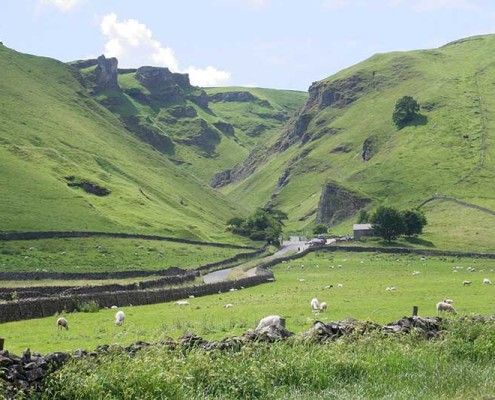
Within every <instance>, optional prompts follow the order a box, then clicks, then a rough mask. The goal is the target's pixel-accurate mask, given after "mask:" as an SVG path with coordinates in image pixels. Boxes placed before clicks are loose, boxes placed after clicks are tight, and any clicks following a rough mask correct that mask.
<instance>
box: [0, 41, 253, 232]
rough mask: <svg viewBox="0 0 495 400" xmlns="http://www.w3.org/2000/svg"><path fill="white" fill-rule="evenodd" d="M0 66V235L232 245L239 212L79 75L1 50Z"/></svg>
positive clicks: (42, 60)
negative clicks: (140, 134) (93, 235)
mask: <svg viewBox="0 0 495 400" xmlns="http://www.w3.org/2000/svg"><path fill="white" fill-rule="evenodd" d="M0 69H1V70H2V73H1V75H0V102H1V107H0V133H1V134H0V187H1V191H0V220H1V228H0V230H2V231H26V230H28V231H29V230H36V231H40V230H92V231H131V232H154V233H159V234H162V235H169V236H177V237H185V238H196V239H203V240H233V239H232V238H229V237H228V236H227V234H226V233H225V229H224V228H225V227H224V225H225V221H226V220H227V219H228V218H230V217H232V216H234V215H238V214H239V213H241V214H243V213H244V211H243V209H242V207H241V206H237V205H236V206H234V205H233V203H231V202H229V201H228V200H227V199H226V198H225V197H224V196H223V195H221V194H219V193H216V192H215V191H213V190H212V189H211V188H209V187H208V186H207V185H205V184H203V183H202V182H200V181H199V180H197V179H196V178H194V177H192V176H191V175H190V174H188V173H187V172H186V171H184V170H183V169H182V168H181V167H179V166H177V165H175V164H174V163H173V162H171V161H170V160H169V157H168V155H167V154H164V153H163V152H160V151H157V149H156V148H155V147H153V146H150V145H149V144H146V143H144V142H143V141H142V140H139V139H138V138H136V136H135V135H134V134H132V133H130V132H129V131H128V130H126V129H125V128H124V125H123V124H122V122H121V121H120V120H119V119H117V118H116V117H115V116H114V115H113V114H112V113H110V112H109V111H108V110H107V109H105V108H104V107H102V106H101V105H100V104H98V103H97V102H96V101H95V100H94V99H93V98H92V97H91V96H90V95H89V94H88V89H90V88H88V87H86V86H85V85H87V82H85V81H84V80H83V79H82V78H81V75H80V73H79V72H78V71H77V70H76V69H74V68H73V67H71V66H69V65H66V64H64V63H61V62H58V61H55V60H53V59H49V58H43V57H36V56H31V55H26V54H21V53H18V52H15V51H13V50H10V49H8V48H6V47H4V46H0ZM235 240H238V239H235Z"/></svg>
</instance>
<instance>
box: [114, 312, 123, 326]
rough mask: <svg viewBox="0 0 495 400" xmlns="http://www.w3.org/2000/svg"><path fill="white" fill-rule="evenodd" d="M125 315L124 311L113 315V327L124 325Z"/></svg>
mask: <svg viewBox="0 0 495 400" xmlns="http://www.w3.org/2000/svg"><path fill="white" fill-rule="evenodd" d="M124 319H125V314H124V311H117V313H116V314H115V325H117V326H120V325H122V324H123V323H124Z"/></svg>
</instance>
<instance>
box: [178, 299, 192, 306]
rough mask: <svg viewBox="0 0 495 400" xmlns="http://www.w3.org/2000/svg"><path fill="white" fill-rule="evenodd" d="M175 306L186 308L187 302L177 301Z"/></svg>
mask: <svg viewBox="0 0 495 400" xmlns="http://www.w3.org/2000/svg"><path fill="white" fill-rule="evenodd" d="M175 304H176V305H178V306H188V305H189V302H188V301H187V300H179V301H176V302H175Z"/></svg>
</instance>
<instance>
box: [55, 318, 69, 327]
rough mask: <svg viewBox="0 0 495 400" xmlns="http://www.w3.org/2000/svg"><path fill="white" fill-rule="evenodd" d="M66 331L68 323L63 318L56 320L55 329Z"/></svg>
mask: <svg viewBox="0 0 495 400" xmlns="http://www.w3.org/2000/svg"><path fill="white" fill-rule="evenodd" d="M64 328H65V329H67V330H69V323H68V322H67V320H66V319H65V318H64V317H60V318H59V319H57V329H64Z"/></svg>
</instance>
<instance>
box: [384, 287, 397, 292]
mask: <svg viewBox="0 0 495 400" xmlns="http://www.w3.org/2000/svg"><path fill="white" fill-rule="evenodd" d="M395 289H396V288H395V286H387V287H386V288H385V290H387V291H389V292H393V291H394V290H395Z"/></svg>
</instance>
